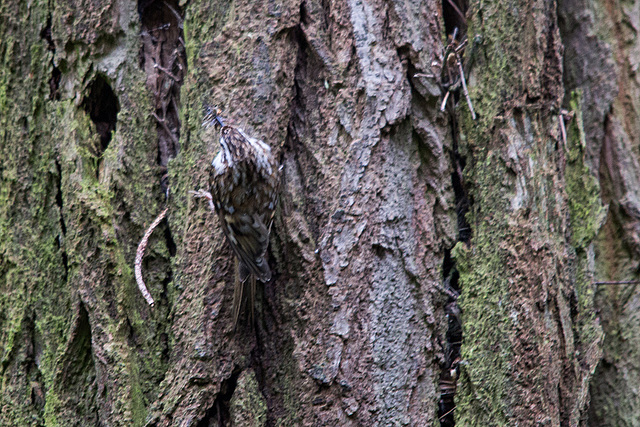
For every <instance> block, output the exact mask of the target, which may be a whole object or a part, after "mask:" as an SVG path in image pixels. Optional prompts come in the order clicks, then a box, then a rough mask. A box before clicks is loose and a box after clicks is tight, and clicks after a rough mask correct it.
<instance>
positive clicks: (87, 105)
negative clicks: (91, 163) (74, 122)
mask: <svg viewBox="0 0 640 427" xmlns="http://www.w3.org/2000/svg"><path fill="white" fill-rule="evenodd" d="M82 107H83V108H84V110H85V111H86V112H87V113H88V114H89V117H90V118H91V121H92V122H93V124H94V125H95V127H96V133H97V134H98V136H99V137H100V146H99V147H95V148H96V150H95V151H96V152H95V153H94V154H95V155H96V156H97V157H100V156H101V155H102V153H104V151H105V150H106V149H107V147H108V146H109V143H110V142H111V135H112V132H113V131H115V130H116V122H117V118H118V112H119V111H120V103H119V102H118V98H117V97H116V94H115V93H114V92H113V89H111V86H109V83H107V80H106V79H105V77H104V76H102V75H100V74H98V75H97V76H96V77H95V79H94V80H93V81H92V82H91V83H90V84H89V89H88V94H87V96H86V97H85V98H84V100H83V101H82Z"/></svg>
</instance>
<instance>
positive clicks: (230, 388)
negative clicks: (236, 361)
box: [196, 366, 242, 427]
mask: <svg viewBox="0 0 640 427" xmlns="http://www.w3.org/2000/svg"><path fill="white" fill-rule="evenodd" d="M241 373H242V370H241V369H240V368H239V367H237V366H236V367H235V368H234V370H233V372H232V373H231V376H230V377H229V378H227V379H226V380H224V381H222V383H221V384H220V391H219V392H218V395H217V396H216V400H215V401H214V402H213V405H211V407H210V408H209V409H208V410H207V412H206V414H205V416H204V418H202V419H201V420H200V421H199V422H198V424H197V426H196V427H227V426H230V425H231V414H230V412H229V404H230V402H231V398H232V397H233V393H234V392H235V390H236V386H237V385H238V377H240V374H241Z"/></svg>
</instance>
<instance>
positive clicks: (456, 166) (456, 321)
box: [438, 0, 472, 427]
mask: <svg viewBox="0 0 640 427" xmlns="http://www.w3.org/2000/svg"><path fill="white" fill-rule="evenodd" d="M467 8H468V2H467V1H465V0H459V1H456V0H443V2H442V10H443V21H444V28H445V32H446V34H447V35H448V36H449V35H451V34H456V37H457V40H464V38H465V34H466V31H467V21H466V12H467ZM461 60H464V57H463V58H461ZM445 61H446V58H445ZM463 64H464V62H463ZM446 66H447V64H442V67H446ZM444 83H445V82H440V84H441V90H442V95H443V96H444V95H446V92H447V90H448V88H444V87H443V86H442V85H443V84H444ZM449 83H451V82H449ZM461 92H462V90H461V88H458V89H457V90H456V91H455V92H454V93H453V96H452V100H450V102H448V103H447V109H446V111H447V114H448V116H449V126H450V129H451V137H452V148H451V151H450V153H449V157H450V163H451V169H452V170H451V185H452V187H453V191H454V197H455V204H456V218H457V228H458V236H457V242H464V243H466V244H468V243H469V242H470V241H471V237H472V234H471V227H470V225H469V223H468V221H467V218H466V215H467V213H468V212H469V208H470V204H471V203H470V200H469V195H468V191H467V189H466V185H465V180H464V175H463V171H464V168H465V166H466V159H465V158H464V156H462V155H461V154H460V151H459V141H460V129H459V125H458V120H457V115H456V114H457V113H456V111H455V104H456V103H457V102H458V101H462V100H461V99H460V98H462V96H461ZM451 250H452V248H447V249H446V250H445V255H444V258H443V262H442V278H443V282H444V283H443V286H444V287H445V288H446V289H448V290H451V291H452V294H454V295H458V294H459V293H460V283H459V273H458V271H457V269H456V264H455V259H454V258H453V257H452V256H451ZM445 314H446V316H447V331H446V334H445V345H444V349H443V350H444V361H443V363H442V365H441V372H440V401H439V405H438V418H439V420H440V425H441V426H443V427H453V426H455V393H456V386H457V379H458V374H459V366H458V365H459V363H460V355H461V346H462V338H463V337H462V323H461V318H460V314H461V311H460V307H459V305H458V301H457V298H455V297H453V296H450V297H449V298H448V299H447V302H446V305H445Z"/></svg>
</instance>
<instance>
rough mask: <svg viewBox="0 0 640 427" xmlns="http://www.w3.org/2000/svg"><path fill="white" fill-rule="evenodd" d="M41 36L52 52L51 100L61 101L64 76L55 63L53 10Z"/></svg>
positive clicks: (49, 6)
mask: <svg viewBox="0 0 640 427" xmlns="http://www.w3.org/2000/svg"><path fill="white" fill-rule="evenodd" d="M48 8H49V10H51V4H49V5H48ZM40 38H41V39H43V40H46V42H47V50H49V52H51V78H50V79H49V100H51V101H59V100H60V92H59V91H58V88H59V87H60V79H61V77H62V72H61V71H60V69H59V68H58V67H57V66H56V64H55V56H56V44H55V42H54V41H53V37H52V36H51V12H49V15H48V16H47V25H46V26H45V27H44V28H43V29H42V31H40Z"/></svg>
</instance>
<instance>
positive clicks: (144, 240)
mask: <svg viewBox="0 0 640 427" xmlns="http://www.w3.org/2000/svg"><path fill="white" fill-rule="evenodd" d="M168 210H169V208H168V207H167V208H164V210H163V211H162V212H160V215H158V217H157V218H156V219H155V220H154V221H153V223H152V224H151V225H150V226H149V228H147V231H146V232H145V233H144V236H143V237H142V240H140V244H139V245H138V250H137V251H136V261H135V263H134V272H135V275H136V282H137V283H138V289H140V292H141V293H142V296H143V297H144V299H145V300H147V303H149V305H150V306H151V307H153V306H154V304H155V301H154V300H153V297H151V294H150V293H149V290H148V289H147V286H146V285H145V284H144V280H143V279H142V257H143V256H144V250H145V249H146V248H147V243H149V237H151V233H153V230H155V228H156V227H157V226H158V224H160V221H162V220H163V219H164V217H165V216H166V215H167V211H168Z"/></svg>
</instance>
